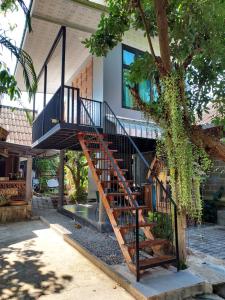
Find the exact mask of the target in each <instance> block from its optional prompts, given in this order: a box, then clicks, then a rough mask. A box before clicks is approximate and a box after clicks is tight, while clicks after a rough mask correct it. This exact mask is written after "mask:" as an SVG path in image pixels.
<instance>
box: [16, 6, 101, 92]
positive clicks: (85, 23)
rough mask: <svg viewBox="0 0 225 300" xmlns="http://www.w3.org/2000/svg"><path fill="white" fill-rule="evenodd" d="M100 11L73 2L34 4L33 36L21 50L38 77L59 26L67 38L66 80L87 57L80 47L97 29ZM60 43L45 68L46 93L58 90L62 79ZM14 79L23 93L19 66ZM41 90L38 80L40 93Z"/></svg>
mask: <svg viewBox="0 0 225 300" xmlns="http://www.w3.org/2000/svg"><path fill="white" fill-rule="evenodd" d="M100 15H101V11H99V10H96V9H93V8H90V7H86V6H82V5H81V4H78V3H75V2H73V1H72V0H35V1H34V5H33V10H32V29H33V30H32V32H31V33H26V35H25V39H24V44H23V49H24V50H25V51H27V52H28V53H29V54H30V56H31V57H32V59H33V63H34V67H35V70H36V73H37V74H38V73H39V71H40V70H41V68H42V65H43V63H44V61H45V59H46V57H47V54H48V52H49V50H50V48H51V46H52V44H53V42H54V40H55V37H56V35H57V33H58V31H59V29H60V27H61V25H67V26H69V27H67V37H66V73H65V78H66V81H67V80H69V79H70V78H71V77H72V76H73V74H74V73H76V70H78V68H79V67H80V66H81V64H82V63H83V62H84V61H85V59H87V57H88V56H89V52H88V50H87V49H86V48H85V47H84V45H83V44H82V43H81V41H82V40H84V39H85V38H86V37H88V36H90V34H91V32H94V30H95V29H96V28H97V25H98V22H99V19H100ZM60 68H61V43H59V45H58V47H57V48H56V51H55V53H54V55H53V56H52V58H51V60H50V63H49V65H48V87H47V91H48V93H53V92H55V90H56V89H57V88H58V87H59V84H60V78H61V77H60V76H61V69H60ZM16 79H17V81H18V84H19V87H20V88H21V90H24V84H23V75H22V68H21V67H20V65H18V67H17V70H16ZM42 90H43V79H41V80H40V84H39V92H42Z"/></svg>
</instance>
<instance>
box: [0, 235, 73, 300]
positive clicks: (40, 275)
mask: <svg viewBox="0 0 225 300" xmlns="http://www.w3.org/2000/svg"><path fill="white" fill-rule="evenodd" d="M34 243H35V240H30V241H27V243H26V244H25V248H29V247H30V246H32V245H33V244H34ZM42 255H43V252H42V251H36V250H30V249H25V250H23V249H20V248H17V247H13V246H10V247H8V248H2V249H1V250H0V299H1V300H8V299H26V300H27V299H29V300H30V299H38V298H39V297H40V296H42V295H49V294H53V293H60V292H61V291H62V290H63V289H65V287H66V286H67V284H68V283H69V282H70V281H71V280H72V276H69V275H64V276H61V277H58V276H57V275H56V273H55V272H54V271H46V272H45V271H44V270H43V268H44V267H46V266H45V264H44V263H43V262H42V260H41V257H42Z"/></svg>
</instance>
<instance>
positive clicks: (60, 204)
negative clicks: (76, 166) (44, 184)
mask: <svg viewBox="0 0 225 300" xmlns="http://www.w3.org/2000/svg"><path fill="white" fill-rule="evenodd" d="M63 202H64V150H60V163H59V201H58V209H61V208H62V207H63Z"/></svg>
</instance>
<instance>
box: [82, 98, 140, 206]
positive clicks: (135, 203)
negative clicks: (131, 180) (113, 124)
mask: <svg viewBox="0 0 225 300" xmlns="http://www.w3.org/2000/svg"><path fill="white" fill-rule="evenodd" d="M81 105H82V106H83V108H84V109H85V111H86V113H87V115H88V117H89V119H90V121H91V123H92V126H93V128H94V130H95V132H96V133H97V134H98V136H99V139H100V141H101V143H102V145H103V148H104V150H105V152H106V153H107V154H108V157H109V160H110V162H111V164H112V166H113V167H114V169H115V170H116V172H117V174H118V177H119V178H120V180H121V182H122V183H123V186H124V189H125V190H126V192H127V195H129V197H130V199H131V200H132V202H133V204H134V208H138V205H137V202H136V201H133V197H132V194H131V190H130V189H129V188H128V187H127V186H126V185H125V184H124V183H125V180H124V178H123V176H122V175H121V174H120V171H119V167H118V166H117V165H116V164H115V162H114V160H113V158H112V157H111V155H110V154H109V150H108V147H107V146H106V144H105V142H104V140H103V138H102V137H101V134H100V132H99V131H98V128H97V127H96V125H95V123H94V121H93V120H92V118H91V116H90V114H89V112H88V110H87V108H86V107H85V105H84V103H83V101H82V99H81Z"/></svg>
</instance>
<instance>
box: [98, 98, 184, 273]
mask: <svg viewBox="0 0 225 300" xmlns="http://www.w3.org/2000/svg"><path fill="white" fill-rule="evenodd" d="M103 103H104V104H105V105H106V106H107V107H108V109H109V110H110V112H111V113H112V115H113V116H114V118H115V119H116V121H117V122H118V124H119V125H120V127H121V128H122V130H123V131H124V133H125V136H126V137H127V138H128V139H129V141H130V143H131V144H132V146H133V147H134V149H135V150H136V151H137V153H138V155H139V156H140V158H141V159H142V161H143V163H144V164H145V166H146V167H147V168H148V170H150V171H153V170H152V168H151V167H150V164H149V163H148V162H147V160H146V159H145V158H144V156H143V154H142V153H141V152H140V150H139V148H138V147H137V145H136V144H135V142H134V141H133V139H132V138H131V137H130V135H129V134H128V133H127V131H126V129H125V128H124V126H123V124H122V123H121V121H120V120H119V119H118V117H117V116H116V115H115V113H114V111H113V110H112V108H111V107H110V106H109V104H108V103H107V102H106V101H105V100H104V101H103ZM154 177H155V179H156V181H157V183H159V185H160V187H161V188H162V189H163V191H164V192H165V194H166V196H167V197H168V199H170V201H171V203H172V204H173V207H174V229H175V245H176V260H177V269H178V270H179V260H180V259H179V245H178V222H177V204H176V202H175V201H174V200H173V198H172V197H171V196H170V194H169V193H168V191H167V190H166V188H165V187H164V185H163V183H162V181H161V180H159V178H158V177H157V176H156V175H155V176H154ZM147 180H149V178H148V179H147ZM136 230H137V231H138V226H136ZM137 242H138V241H137V240H136V243H137ZM137 267H138V266H137Z"/></svg>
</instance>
